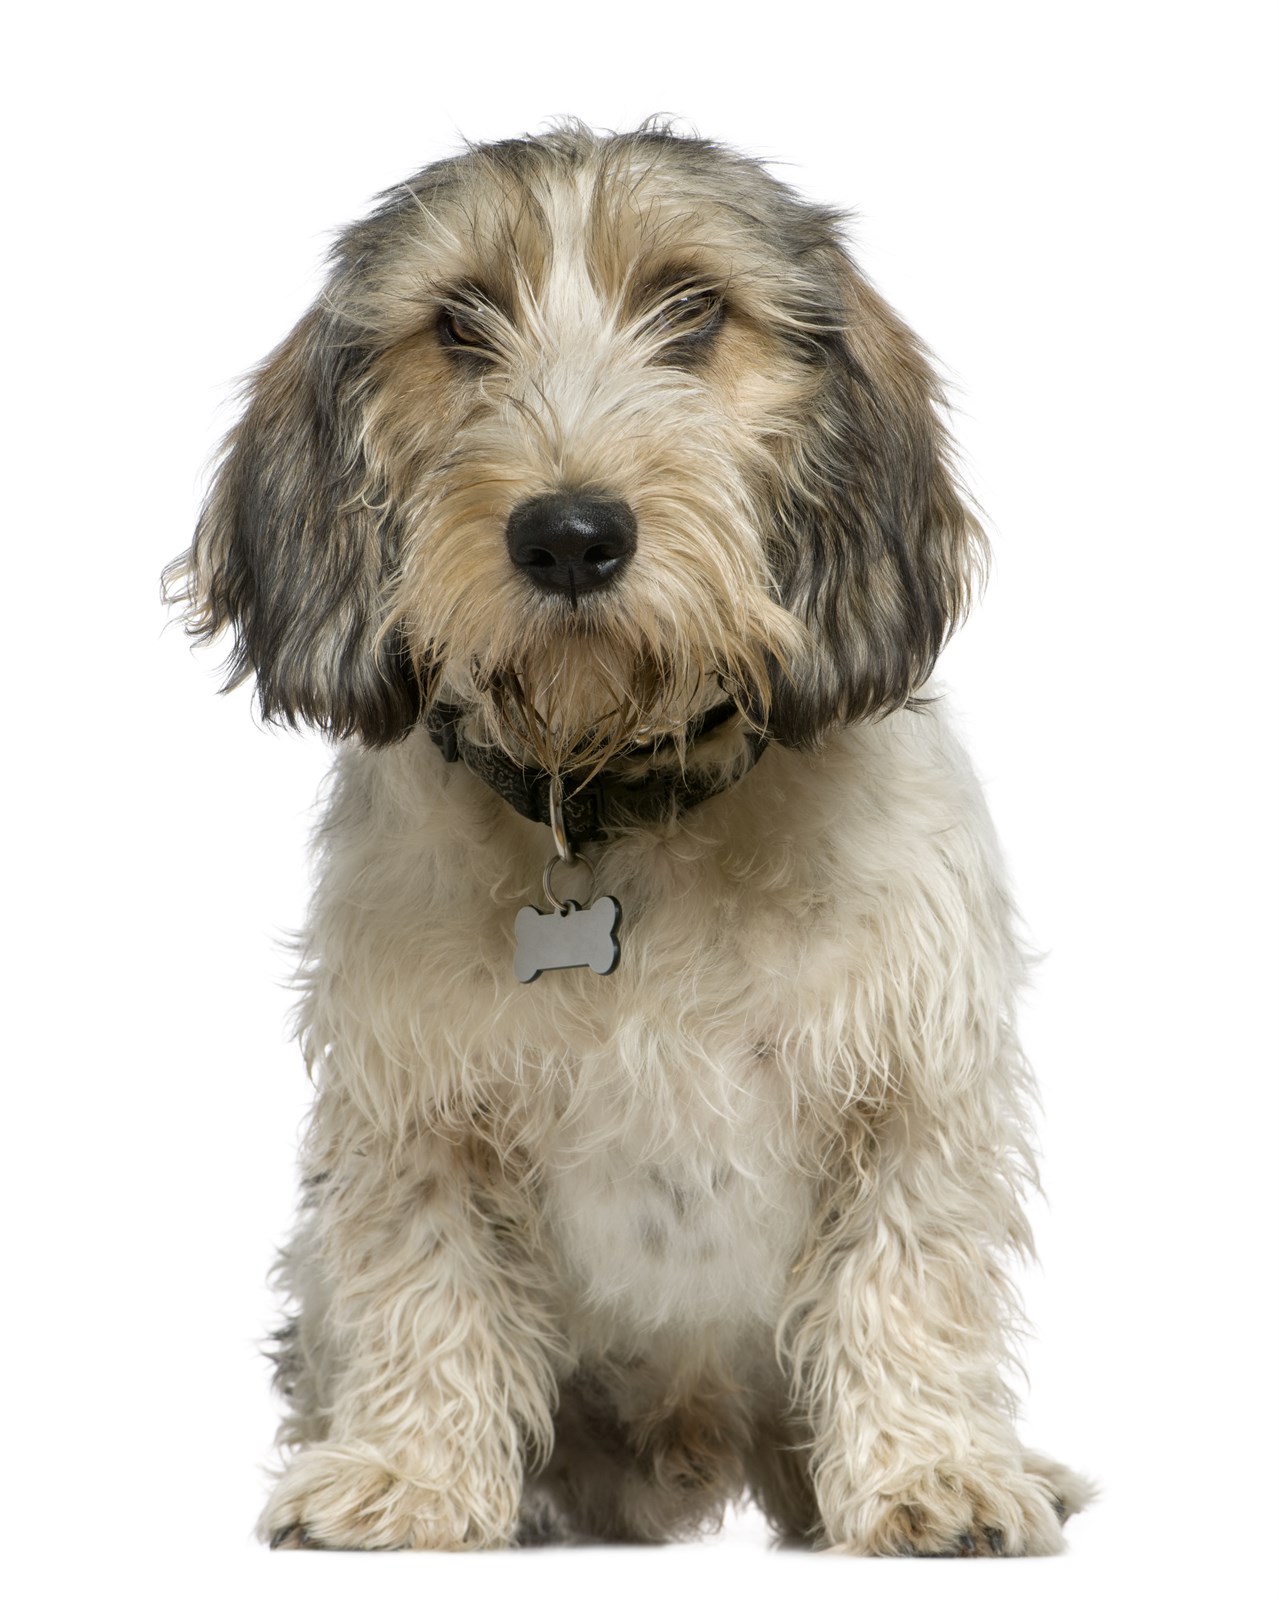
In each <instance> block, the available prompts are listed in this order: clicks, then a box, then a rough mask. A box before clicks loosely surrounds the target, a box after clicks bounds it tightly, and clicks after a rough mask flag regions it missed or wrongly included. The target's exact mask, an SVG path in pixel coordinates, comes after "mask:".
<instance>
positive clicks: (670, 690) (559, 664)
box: [436, 627, 745, 778]
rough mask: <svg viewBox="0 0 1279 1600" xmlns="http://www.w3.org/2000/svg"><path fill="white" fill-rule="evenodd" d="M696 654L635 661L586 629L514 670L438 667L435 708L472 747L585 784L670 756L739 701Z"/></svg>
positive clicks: (527, 655)
mask: <svg viewBox="0 0 1279 1600" xmlns="http://www.w3.org/2000/svg"><path fill="white" fill-rule="evenodd" d="M725 684H726V679H725V676H724V674H723V673H722V672H721V671H720V670H718V668H717V667H716V664H715V663H714V662H712V661H703V660H702V659H701V657H700V656H699V654H698V653H697V652H692V653H690V655H689V657H688V658H679V659H674V658H659V657H655V656H652V655H647V654H645V655H633V656H628V655H627V653H625V652H623V651H621V650H619V648H618V646H617V641H616V640H615V639H613V638H610V637H607V636H604V635H602V634H600V633H595V634H592V633H591V632H590V630H589V628H587V627H583V628H581V629H579V630H578V631H577V632H576V634H575V635H572V636H570V635H569V634H568V633H567V631H566V633H565V635H564V636H563V643H562V645H561V646H560V647H559V648H556V647H555V646H554V645H551V646H550V647H549V648H539V649H537V650H529V651H525V652H522V653H521V654H520V655H519V656H518V657H516V658H515V659H513V660H508V661H504V662H501V663H492V662H485V663H481V662H478V661H475V660H472V661H471V662H469V663H466V664H465V665H464V666H462V667H461V668H460V669H459V668H458V667H454V668H453V669H452V670H450V669H449V668H448V667H445V668H444V669H443V670H442V671H441V672H440V674H439V676H438V678H437V689H436V698H437V699H438V700H441V701H445V702H449V703H452V704H456V705H459V706H461V707H462V708H463V711H464V712H465V714H466V724H467V730H468V734H469V736H470V737H472V738H473V739H476V740H478V741H479V742H481V743H483V744H486V745H491V746H495V747H497V748H499V749H501V750H502V751H504V752H505V754H507V755H508V756H510V757H511V758H512V759H513V760H515V761H518V762H520V763H521V764H525V765H533V766H538V767H541V768H543V769H544V770H546V771H550V772H559V773H562V774H564V775H566V776H569V775H572V776H575V777H578V778H585V777H588V776H589V775H590V773H591V772H592V771H598V770H599V769H600V768H601V767H603V766H606V765H607V764H608V763H609V762H610V761H613V760H614V759H616V758H617V757H619V756H622V755H627V754H631V753H633V752H635V751H636V750H637V749H642V748H644V747H645V746H649V745H653V744H657V743H659V742H666V743H668V744H670V745H673V746H675V747H676V748H678V747H679V746H680V745H681V744H682V742H683V740H684V738H685V737H686V735H687V733H688V730H689V728H690V726H692V725H694V724H695V723H696V721H697V719H698V718H699V717H700V716H701V715H702V714H703V713H704V712H706V711H707V710H709V709H710V708H711V707H712V706H716V705H719V704H721V703H722V702H723V701H724V700H726V699H734V698H740V699H742V700H744V699H745V696H740V697H739V696H737V695H735V694H734V693H733V692H732V691H731V690H730V689H728V688H726V686H725Z"/></svg>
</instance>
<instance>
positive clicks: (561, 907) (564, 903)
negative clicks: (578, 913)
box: [542, 856, 595, 911]
mask: <svg viewBox="0 0 1279 1600" xmlns="http://www.w3.org/2000/svg"><path fill="white" fill-rule="evenodd" d="M580 860H581V857H580V856H575V857H574V858H573V860H572V861H568V860H566V859H565V858H564V857H563V856H552V857H551V859H550V860H549V861H548V862H547V863H546V865H545V866H544V867H543V868H542V893H543V894H544V895H545V896H546V898H547V899H548V900H549V901H550V903H551V904H552V905H553V906H554V907H555V909H556V910H557V911H567V910H568V908H569V906H570V905H576V904H577V902H576V901H575V900H561V899H560V897H559V895H557V894H556V892H555V890H554V889H552V888H551V874H552V873H553V872H554V871H555V869H556V867H560V866H564V867H572V866H576V865H577V863H578V862H579V861H580ZM582 864H583V865H584V866H589V864H588V863H586V862H583V863H582ZM589 871H590V874H591V882H590V887H589V888H588V889H587V891H586V898H587V899H588V900H589V899H590V897H591V891H592V890H593V889H594V888H595V868H594V867H589Z"/></svg>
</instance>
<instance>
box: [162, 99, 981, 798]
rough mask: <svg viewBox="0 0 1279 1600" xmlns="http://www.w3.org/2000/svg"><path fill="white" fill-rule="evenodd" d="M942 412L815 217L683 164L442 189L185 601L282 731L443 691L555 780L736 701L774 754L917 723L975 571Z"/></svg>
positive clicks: (927, 381)
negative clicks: (873, 725) (777, 747)
mask: <svg viewBox="0 0 1279 1600" xmlns="http://www.w3.org/2000/svg"><path fill="white" fill-rule="evenodd" d="M939 401H940V395H939V390H938V385H937V383H936V381H935V379H934V377H933V375H932V373H931V371H930V369H929V367H928V364H927V362H926V360H925V359H924V356H923V354H922V352H921V350H920V348H919V346H918V345H917V344H916V342H915V340H914V339H913V337H912V336H911V334H910V333H909V332H908V330H907V329H906V328H905V327H904V326H903V325H902V323H901V322H900V321H899V320H898V319H897V318H896V316H894V314H893V313H892V312H891V311H890V310H889V309H888V307H887V306H886V305H885V304H884V302H883V301H882V300H881V299H880V298H879V296H878V295H877V294H876V293H875V292H874V291H873V290H872V289H871V288H870V287H869V285H868V284H867V283H866V282H865V280H864V279H863V278H862V277H861V276H860V275H859V274H858V272H857V270H856V268H855V267H854V266H853V265H852V263H851V262H850V261H849V259H848V257H847V255H846V254H845V253H844V250H843V248H842V247H841V243H840V240H839V236H838V232H837V218H836V216H835V214H834V213H832V212H830V211H826V210H823V209H821V208H819V207H816V206H813V205H810V204H808V203H807V202H805V201H803V200H801V199H800V198H799V197H798V196H797V195H796V194H794V193H793V192H792V191H791V190H790V189H788V188H786V187H785V186H784V185H782V184H780V183H778V182H777V181H776V180H775V179H774V178H772V177H770V176H769V175H768V174H767V173H766V172H765V171H764V170H763V168H762V167H760V166H759V165H757V164H756V163H754V162H751V161H748V160H745V159H743V158H741V157H739V156H737V155H734V154H732V153H731V152H729V151H726V150H724V149H722V148H719V147H717V146H715V145H713V144H710V143H707V142H705V141H703V140H700V139H686V138H679V137H675V136H673V135H671V134H669V133H666V132H664V131H660V130H656V129H649V128H645V129H642V130H640V131H639V132H637V133H634V134H627V135H622V136H618V137H606V138H601V137H596V136H594V135H592V134H590V133H589V132H587V131H586V130H584V129H581V128H577V127H574V128H570V129H565V130H561V131H559V132H555V133H551V134H548V135H545V136H543V137H539V138H532V139H527V140H519V141H511V142H509V143H502V144H495V145H489V146H485V147H482V148H477V149H473V150H471V151H469V152H468V153H466V154H465V155H462V156H460V157H458V158H457V159H455V160H451V161H444V162H441V163H439V164H438V165H436V166H432V167H428V168H427V169H426V170H425V171H424V172H422V173H420V174H419V175H418V176H417V177H415V178H413V179H412V180H410V181H409V182H408V183H406V184H404V185H403V186H402V187H400V188H398V189H395V190H393V191H391V192H389V193H388V194H387V195H386V196H385V197H384V199H383V201H382V203H381V205H380V207H379V209H378V210H376V211H375V212H374V213H373V215H372V216H370V217H369V218H368V219H367V220H366V221H364V222H361V223H357V224H356V225H355V226H354V227H353V228H351V229H349V230H348V231H347V232H346V233H345V234H344V235H343V236H342V237H341V238H340V239H339V240H338V243H337V245H336V247H335V250H334V253H333V266H332V273H331V276H330V278H329V281H328V283H327V285H326V287H325V290H324V293H323V294H322V295H321V297H320V299H319V301H318V302H317V304H316V305H315V306H314V307H313V308H312V310H311V311H309V312H308V313H307V315H306V316H305V317H304V318H303V319H302V321H301V323H299V325H298V326H297V328H295V329H294V331H293V332H292V333H291V334H290V335H289V337H288V338H287V339H286V340H285V341H284V343H283V344H282V345H281V346H280V347H279V348H278V349H277V350H276V351H275V352H274V353H273V354H272V355H271V356H270V357H269V358H268V360H267V361H266V363H265V364H264V365H263V367H262V368H261V369H260V370H259V371H258V372H257V374H256V375H255V376H254V378H253V379H252V381H251V385H250V390H249V399H248V405H247V408H246V410H245V412H244V414H243V417H242V418H241V420H240V422H239V423H238V424H237V426H236V427H235V428H234V430H233V431H232V433H231V435H230V437H229V439H228V441H227V445H226V450H225V454H224V457H223V459H222V461H221V465H220V468H219V471H218V473H217V476H216V479H215V481H214V484H213V487H212V490H211V492H210V495H209V498H208V502H207V504H206V506H205V508H204V512H203V515H202V516H201V519H200V523H199V527H198V529H197V531H196V536H195V542H194V544H193V546H192V549H191V551H190V553H189V555H187V556H185V557H184V558H182V559H181V560H180V561H179V562H176V563H175V564H174V567H173V568H171V569H170V572H169V574H168V578H169V584H170V590H171V592H173V593H176V594H177V595H178V596H179V597H180V598H183V599H185V600H186V602H187V604H188V606H189V612H188V626H189V628H190V629H191V631H192V632H193V633H195V634H197V635H199V636H200V637H203V638H212V637H213V636H214V635H216V634H217V633H219V632H220V631H221V630H222V629H223V628H224V627H226V626H228V625H229V626H230V627H231V628H232V630H233V632H234V639H235V646H234V654H233V658H232V668H231V681H232V682H238V681H240V680H242V679H243V678H245V677H246V676H248V675H249V674H250V673H255V674H256V675H257V682H258V692H259V695H260V699H261V704H262V708H263V711H264V712H265V714H266V715H267V716H270V717H277V718H281V719H283V720H286V721H289V722H294V721H297V720H304V721H308V722H313V723H316V724H319V725H320V726H322V727H325V728H327V729H329V730H331V731H332V732H334V733H337V734H358V735H359V736H361V737H362V738H363V739H365V740H366V741H368V742H369V743H373V744H380V743H386V742H388V741H391V740H394V739H396V738H398V737H400V736H401V735H403V734H404V733H405V732H406V731H407V730H408V729H410V728H411V727H412V726H413V725H414V723H415V722H416V721H417V720H418V718H419V716H420V714H421V712H422V709H423V705H424V703H425V701H426V700H427V699H429V698H430V697H431V696H439V697H440V698H443V699H447V700H450V701H453V702H456V703H460V704H462V705H464V706H468V707H472V708H474V709H475V710H477V711H479V712H480V713H481V714H482V720H483V721H484V722H485V723H486V724H487V726H488V727H489V728H490V730H491V734H492V737H494V738H495V739H497V740H499V741H501V742H502V743H504V744H506V745H508V747H513V748H515V749H517V750H518V751H519V752H520V753H521V754H529V753H532V754H533V755H534V756H535V757H537V758H538V759H539V760H540V761H542V763H543V764H544V765H546V766H548V767H556V766H559V767H564V766H568V767H571V766H573V765H575V764H576V763H578V762H581V761H585V760H588V759H589V760H590V761H591V762H592V764H594V763H595V762H597V761H598V760H600V759H601V758H603V757H604V756H606V755H607V753H608V752H609V751H611V750H615V749H618V748H620V747H622V746H624V745H625V744H626V743H628V742H630V741H632V740H634V739H635V738H636V737H638V736H641V735H644V734H649V733H652V732H654V731H662V732H677V731H678V729H679V728H681V727H682V726H684V725H685V724H686V723H687V722H688V720H689V718H690V717H691V716H692V715H693V714H694V713H695V712H696V711H697V710H699V709H702V708H704V707H705V706H706V705H707V704H708V703H711V702H714V701H716V700H722V699H723V698H724V697H725V695H726V694H727V695H728V696H731V697H732V698H734V699H735V700H736V701H737V702H738V704H739V705H740V706H741V707H742V709H743V710H744V712H746V714H747V715H748V716H749V717H751V718H752V719H754V720H756V721H757V722H763V723H765V724H766V725H767V727H768V729H769V731H770V732H771V733H772V734H773V736H774V737H776V738H778V739H779V740H781V741H782V742H784V743H791V744H808V743H812V742H814V741H815V740H817V739H818V738H819V737H820V735H821V733H822V731H823V730H824V729H825V728H827V727H828V726H830V725H831V724H833V723H837V722H845V721H849V720H851V719H855V718H863V717H869V716H874V715H876V714H880V713H883V712H885V711H887V710H891V709H893V708H895V707H898V706H901V705H902V704H904V703H905V702H906V701H907V700H908V699H909V698H910V696H911V695H912V694H913V693H914V691H915V690H916V689H917V688H918V687H919V686H920V684H921V683H922V682H923V681H924V679H925V678H926V677H927V676H928V674H929V672H930V670H931V668H932V665H933V662H934V660H935V658H936V655H937V652H938V650H939V649H940V647H941V645H942V643H943V642H944V640H945V638H946V636H947V634H948V632H949V631H950V629H951V628H952V627H953V626H954V624H955V622H956V621H957V620H958V618H959V617H960V615H961V614H962V611H963V609H964V606H965V604H966V601H967V598H968V594H969V589H970V581H971V578H972V575H973V572H974V570H975V567H976V566H977V564H978V563H979V562H980V558H981V554H982V549H983V546H982V540H981V534H980V532H979V530H978V529H977V528H976V526H975V524H974V523H973V521H972V519H971V517H970V516H969V514H968V512H967V510H966V508H965V505H964V503H963V501H962V499H961V497H960V495H959V494H958V492H957V491H956V489H955V487H954V485H953V483H952V480H951V476H950V470H949V465H948V459H947V439H946V435H945V432H944V430H943V427H942V425H941V422H940V420H939V417H938V405H939Z"/></svg>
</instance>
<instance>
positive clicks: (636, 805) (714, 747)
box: [426, 700, 768, 845]
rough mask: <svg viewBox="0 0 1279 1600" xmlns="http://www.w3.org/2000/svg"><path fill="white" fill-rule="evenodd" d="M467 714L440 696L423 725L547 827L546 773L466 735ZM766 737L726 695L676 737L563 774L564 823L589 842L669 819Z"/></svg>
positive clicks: (744, 765) (721, 786)
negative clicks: (586, 771)
mask: <svg viewBox="0 0 1279 1600" xmlns="http://www.w3.org/2000/svg"><path fill="white" fill-rule="evenodd" d="M466 718H467V712H466V711H465V709H464V708H463V707H461V706H456V705H449V704H446V703H438V702H437V703H436V704H435V705H433V706H432V707H431V709H430V710H429V711H428V713H427V715H426V730H427V732H428V733H429V734H430V736H431V739H432V740H433V741H434V743H435V744H436V745H437V746H438V747H439V749H440V751H441V753H442V754H443V756H444V759H445V760H446V761H461V762H462V764H463V765H464V766H465V767H466V768H467V770H468V771H469V772H471V773H473V774H474V775H475V776H476V777H477V778H479V779H480V780H481V781H482V782H484V783H486V784H487V785H488V786H489V788H490V789H492V790H493V791H494V793H495V794H497V795H500V796H501V798H502V799H503V800H505V801H506V803H507V805H509V806H511V807H512V808H513V809H514V810H515V811H518V812H519V814H520V815H521V816H522V817H527V818H529V820H530V821H532V822H540V823H543V824H545V825H546V826H548V827H549V826H550V821H551V788H552V781H553V780H552V774H551V773H549V772H547V771H546V770H545V769H544V768H542V767H540V766H536V765H532V764H529V763H524V762H519V761H516V760H514V759H513V758H512V757H511V756H509V755H507V754H506V753H505V751H503V750H500V749H498V748H496V747H495V746H492V745H486V744H480V743H477V742H476V741H474V740H472V739H470V738H468V737H467V733H466V727H465V723H466ZM767 745H768V735H767V734H766V733H763V732H760V731H759V730H758V729H755V728H752V727H750V726H749V725H748V724H747V722H746V721H745V719H744V718H743V717H742V716H741V713H740V711H739V709H738V707H737V706H736V705H735V704H734V703H733V702H732V701H731V700H725V701H724V702H722V703H721V704H720V705H716V706H712V707H711V708H710V710H708V711H704V712H702V713H701V714H700V715H698V716H696V717H694V718H693V719H692V720H691V721H690V722H689V723H688V725H687V727H686V728H685V729H684V730H683V737H682V738H681V739H680V740H678V741H676V740H675V739H674V738H672V737H669V736H668V737H666V738H661V739H657V740H655V741H654V742H652V743H649V744H635V745H632V746H631V747H630V748H629V749H627V750H624V751H622V752H620V753H619V754H618V755H617V756H616V757H615V758H614V759H613V760H611V761H609V762H608V763H607V764H606V765H605V766H604V767H602V768H601V769H600V770H599V771H598V772H596V773H594V774H592V775H591V776H590V777H589V778H588V779H587V780H586V781H585V782H583V783H580V784H576V785H574V783H573V781H572V779H571V778H568V779H566V780H565V783H564V800H563V814H564V825H565V831H566V833H567V835H568V837H569V839H570V840H571V841H572V843H573V844H575V845H579V844H593V843H597V842H599V841H600V840H603V839H606V838H607V837H608V836H609V835H610V834H612V833H616V832H618V831H619V830H620V829H622V828H634V827H644V826H652V825H656V824H659V823H663V822H668V821H670V820H671V819H672V818H674V817H679V816H682V815H683V814H684V813H685V812H687V811H691V810H692V809H693V808H694V807H695V806H698V805H701V803H702V802H703V801H704V800H709V799H711V797H712V796H713V795H717V794H722V793H723V792H724V791H725V790H726V789H730V788H732V786H733V785H734V784H735V783H737V782H738V781H739V780H740V779H741V778H743V777H745V775H746V774H747V773H748V772H749V771H750V770H751V768H752V767H753V766H754V765H755V763H756V762H757V761H758V760H759V758H760V756H761V755H762V754H763V753H764V750H765V749H766V747H767Z"/></svg>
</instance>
